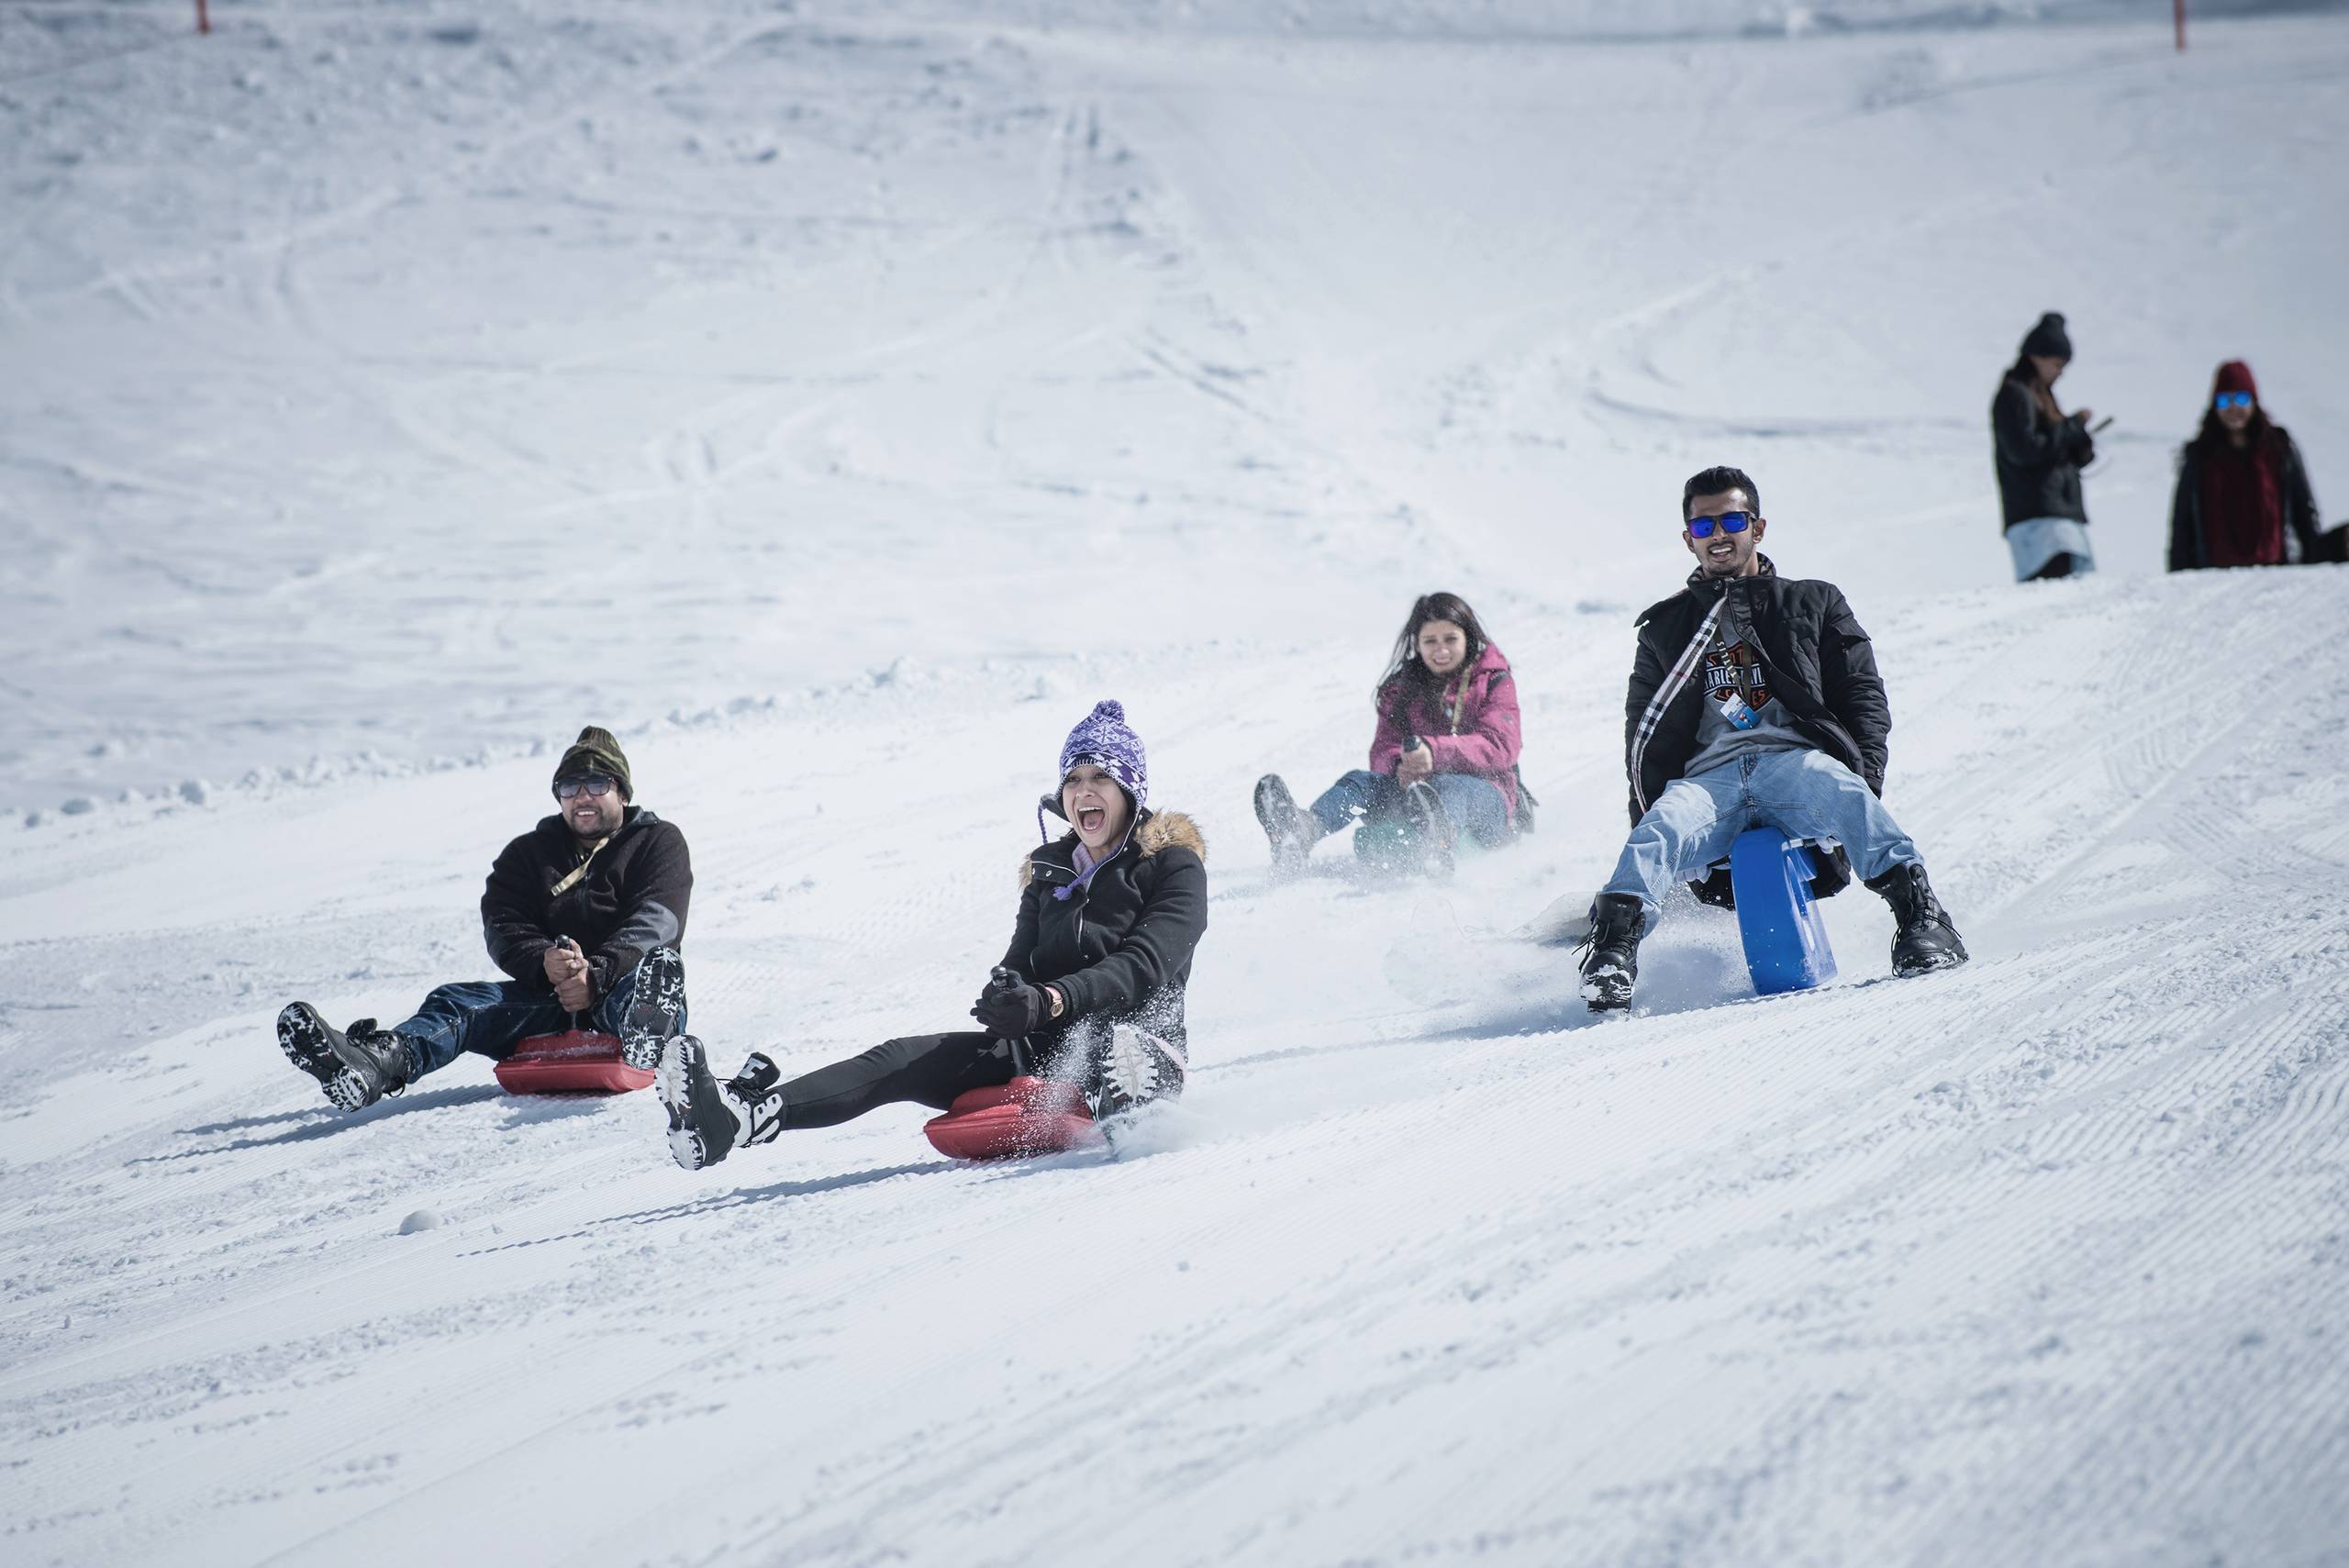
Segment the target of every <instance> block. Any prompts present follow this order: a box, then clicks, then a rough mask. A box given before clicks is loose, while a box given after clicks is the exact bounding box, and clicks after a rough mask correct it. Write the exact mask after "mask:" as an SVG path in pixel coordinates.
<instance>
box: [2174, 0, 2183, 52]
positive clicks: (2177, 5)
mask: <svg viewBox="0 0 2349 1568" xmlns="http://www.w3.org/2000/svg"><path fill="white" fill-rule="evenodd" d="M2170 9H2171V11H2173V12H2174V13H2176V17H2177V52H2178V53H2180V54H2184V53H2185V52H2186V0H2171V3H2170Z"/></svg>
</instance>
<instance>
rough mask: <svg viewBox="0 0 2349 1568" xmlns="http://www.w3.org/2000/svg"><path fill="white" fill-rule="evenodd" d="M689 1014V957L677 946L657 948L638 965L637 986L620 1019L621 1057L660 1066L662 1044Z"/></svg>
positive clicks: (637, 1063)
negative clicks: (686, 988)
mask: <svg viewBox="0 0 2349 1568" xmlns="http://www.w3.org/2000/svg"><path fill="white" fill-rule="evenodd" d="M684 1019H685V960H684V959H682V958H679V957H678V956H677V950H676V949H675V948H654V949H653V950H652V951H651V952H649V953H646V954H645V955H644V962H642V963H640V964H638V965H637V966H636V990H635V992H634V993H633V994H632V995H630V996H629V1002H628V1016H627V1017H626V1018H622V1019H621V1020H620V1060H621V1061H623V1062H627V1063H628V1064H629V1066H630V1067H634V1068H638V1069H645V1068H652V1067H658V1066H659V1065H660V1064H661V1048H662V1046H663V1045H664V1044H666V1043H668V1040H669V1039H670V1037H671V1036H673V1035H674V1034H675V1033H676V1032H677V1026H678V1024H680V1023H681V1022H683V1021H684Z"/></svg>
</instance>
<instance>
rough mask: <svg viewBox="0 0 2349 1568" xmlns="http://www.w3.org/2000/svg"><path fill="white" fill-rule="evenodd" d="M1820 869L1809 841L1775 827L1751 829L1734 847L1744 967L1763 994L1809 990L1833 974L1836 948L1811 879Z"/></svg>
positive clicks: (1731, 863) (1731, 862)
mask: <svg viewBox="0 0 2349 1568" xmlns="http://www.w3.org/2000/svg"><path fill="white" fill-rule="evenodd" d="M1818 870H1819V868H1818V867H1817V866H1815V865H1813V864H1812V863H1811V859H1810V850H1809V847H1808V846H1807V845H1804V844H1801V843H1798V842H1795V841H1793V840H1789V839H1788V838H1787V836H1786V834H1784V833H1782V832H1780V831H1779V830H1778V829H1776V828H1749V829H1748V830H1747V831H1745V832H1743V833H1740V834H1739V835H1738V836H1737V842H1736V843H1734V844H1732V845H1731V846H1730V851H1729V880H1730V885H1731V887H1733V888H1734V889H1735V890H1736V892H1737V930H1738V935H1739V936H1740V937H1742V938H1743V939H1744V941H1745V967H1746V970H1747V971H1748V972H1749V973H1751V974H1752V975H1753V989H1754V990H1755V991H1757V992H1759V993H1760V994H1761V995H1765V996H1775V995H1779V994H1780V993H1781V992H1786V991H1808V990H1809V989H1810V988H1811V987H1812V986H1814V985H1823V984H1826V983H1827V982H1828V981H1830V980H1832V979H1834V978H1835V952H1834V950H1833V949H1831V948H1830V947H1829V946H1828V945H1827V922H1826V921H1825V919H1823V918H1822V917H1820V912H1819V900H1818V899H1816V898H1814V897H1812V896H1811V895H1810V879H1811V878H1812V877H1813V876H1815V875H1817V874H1818Z"/></svg>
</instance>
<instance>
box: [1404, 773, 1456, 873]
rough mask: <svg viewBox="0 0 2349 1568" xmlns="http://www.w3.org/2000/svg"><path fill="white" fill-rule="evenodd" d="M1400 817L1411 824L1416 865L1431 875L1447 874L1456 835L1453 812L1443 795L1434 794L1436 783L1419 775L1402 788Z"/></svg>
mask: <svg viewBox="0 0 2349 1568" xmlns="http://www.w3.org/2000/svg"><path fill="white" fill-rule="evenodd" d="M1403 820H1404V821H1405V822H1407V823H1408V824H1410V828H1411V850H1412V853H1413V854H1415V855H1417V856H1418V857H1419V869H1420V870H1421V871H1423V872H1425V873H1427V874H1428V875H1430V876H1432V877H1447V876H1450V875H1451V874H1452V847H1453V840H1454V839H1455V838H1456V835H1455V834H1454V833H1453V828H1452V813H1450V812H1448V811H1446V810H1445V809H1444V808H1443V796H1442V795H1438V794H1436V792H1435V785H1433V784H1430V783H1428V781H1427V780H1425V779H1421V780H1420V781H1419V783H1417V784H1413V785H1411V786H1410V787H1409V788H1408V789H1406V790H1405V791H1404V792H1403Z"/></svg>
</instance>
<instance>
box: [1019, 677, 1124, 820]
mask: <svg viewBox="0 0 2349 1568" xmlns="http://www.w3.org/2000/svg"><path fill="white" fill-rule="evenodd" d="M1086 762H1090V763H1092V764H1093V765H1094V766H1095V767H1097V768H1099V769H1100V770H1101V771H1102V772H1103V773H1107V774H1108V775H1109V776H1110V777H1111V778H1113V779H1115V780H1117V781H1118V787H1119V788H1120V789H1122V790H1124V791H1125V792H1126V795H1127V796H1128V798H1130V800H1132V802H1133V803H1134V815H1135V816H1136V817H1140V816H1141V813H1142V808H1143V807H1144V806H1148V805H1149V804H1150V758H1149V754H1148V753H1147V752H1145V751H1143V750H1142V744H1141V736H1139V735H1137V734H1135V733H1134V731H1133V726H1131V725H1130V724H1128V723H1127V722H1126V710H1125V707H1124V705H1122V704H1120V703H1119V702H1117V701H1115V700H1114V699H1112V700H1110V701H1108V702H1099V703H1096V704H1094V705H1093V711H1092V712H1091V713H1088V714H1086V715H1085V717H1083V718H1081V719H1079V720H1078V721H1077V725H1076V728H1074V729H1072V730H1070V731H1069V732H1068V739H1067V740H1065V741H1063V742H1062V744H1061V781H1062V782H1063V783H1065V782H1067V779H1068V776H1069V774H1071V773H1074V772H1075V771H1076V770H1077V768H1078V767H1079V766H1081V765H1082V764H1084V763H1086ZM1044 804H1045V806H1046V807H1047V808H1048V809H1050V810H1051V811H1052V814H1053V815H1054V816H1055V817H1057V816H1059V815H1060V810H1061V801H1060V791H1059V789H1058V788H1057V787H1056V788H1054V790H1053V791H1052V794H1051V795H1047V796H1045V797H1044ZM1037 826H1038V828H1041V827H1042V826H1043V822H1042V818H1041V815H1040V816H1039V817H1038V820H1037ZM1048 836H1049V835H1048Z"/></svg>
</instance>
